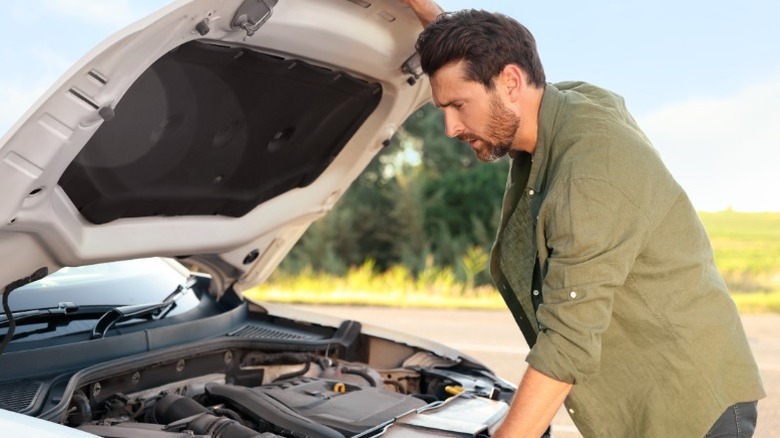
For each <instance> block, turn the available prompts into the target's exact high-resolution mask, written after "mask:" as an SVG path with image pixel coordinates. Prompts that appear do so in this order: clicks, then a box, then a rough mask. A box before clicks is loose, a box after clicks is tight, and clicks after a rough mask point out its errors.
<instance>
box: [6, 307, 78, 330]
mask: <svg viewBox="0 0 780 438" xmlns="http://www.w3.org/2000/svg"><path fill="white" fill-rule="evenodd" d="M78 310H79V306H78V305H76V304H75V303H70V302H68V303H59V304H58V305H57V307H46V308H43V309H32V310H20V311H17V312H11V316H12V317H13V318H14V320H15V321H16V322H19V321H23V320H25V319H28V318H35V317H41V316H44V315H45V316H49V315H69V314H72V313H76V312H78ZM6 325H8V317H7V316H6V315H0V327H3V326H6Z"/></svg>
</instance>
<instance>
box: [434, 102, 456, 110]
mask: <svg viewBox="0 0 780 438" xmlns="http://www.w3.org/2000/svg"><path fill="white" fill-rule="evenodd" d="M453 103H454V101H450V102H445V103H438V102H436V101H434V102H433V106H435V107H436V108H439V109H442V108H446V107H448V106H452V104H453Z"/></svg>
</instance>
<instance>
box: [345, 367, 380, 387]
mask: <svg viewBox="0 0 780 438" xmlns="http://www.w3.org/2000/svg"><path fill="white" fill-rule="evenodd" d="M341 372H342V373H344V374H354V375H356V376H360V377H362V378H364V379H365V380H366V382H368V384H369V386H371V387H372V388H376V381H375V380H374V378H373V377H371V374H368V372H367V371H366V370H362V369H359V368H347V367H344V368H342V369H341Z"/></svg>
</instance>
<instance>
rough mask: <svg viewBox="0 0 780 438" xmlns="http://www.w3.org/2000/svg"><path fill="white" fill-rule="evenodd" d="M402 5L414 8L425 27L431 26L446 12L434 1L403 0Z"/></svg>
mask: <svg viewBox="0 0 780 438" xmlns="http://www.w3.org/2000/svg"><path fill="white" fill-rule="evenodd" d="M401 3H403V4H405V5H407V6H409V7H410V8H412V10H413V11H414V13H415V15H417V19H419V20H420V23H422V25H423V27H426V26H428V25H429V24H431V22H432V21H433V20H435V19H436V17H438V16H439V14H441V13H442V12H444V11H443V10H442V9H441V8H440V7H439V5H437V4H436V3H434V2H433V0H401Z"/></svg>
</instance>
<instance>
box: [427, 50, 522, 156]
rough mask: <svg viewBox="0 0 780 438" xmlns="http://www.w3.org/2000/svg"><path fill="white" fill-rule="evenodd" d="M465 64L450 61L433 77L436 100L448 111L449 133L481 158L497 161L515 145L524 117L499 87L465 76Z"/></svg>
mask: <svg viewBox="0 0 780 438" xmlns="http://www.w3.org/2000/svg"><path fill="white" fill-rule="evenodd" d="M463 64H464V63H463V62H462V61H461V62H457V63H450V64H447V65H445V66H444V67H442V68H441V69H439V70H438V71H437V72H436V73H435V74H434V75H433V76H432V77H431V87H432V89H433V101H434V103H435V104H436V106H437V107H439V108H441V110H442V112H443V113H444V124H445V132H446V133H447V136H449V137H456V138H457V139H458V140H460V141H462V142H466V143H468V144H469V145H471V148H472V149H473V150H474V153H475V154H476V155H477V158H478V159H479V160H481V161H494V160H496V159H498V158H501V157H503V156H504V155H506V154H507V152H509V151H510V150H511V149H512V145H513V143H514V141H515V138H516V137H517V133H518V132H517V131H518V128H519V126H520V118H519V117H518V116H517V115H515V114H514V113H513V112H511V111H510V110H509V109H508V108H507V107H506V105H505V104H504V102H503V101H502V100H501V97H500V96H499V95H498V91H497V90H491V91H488V90H487V89H485V87H484V86H483V85H482V84H481V83H479V82H475V81H471V80H468V79H465V75H464V74H463Z"/></svg>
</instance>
